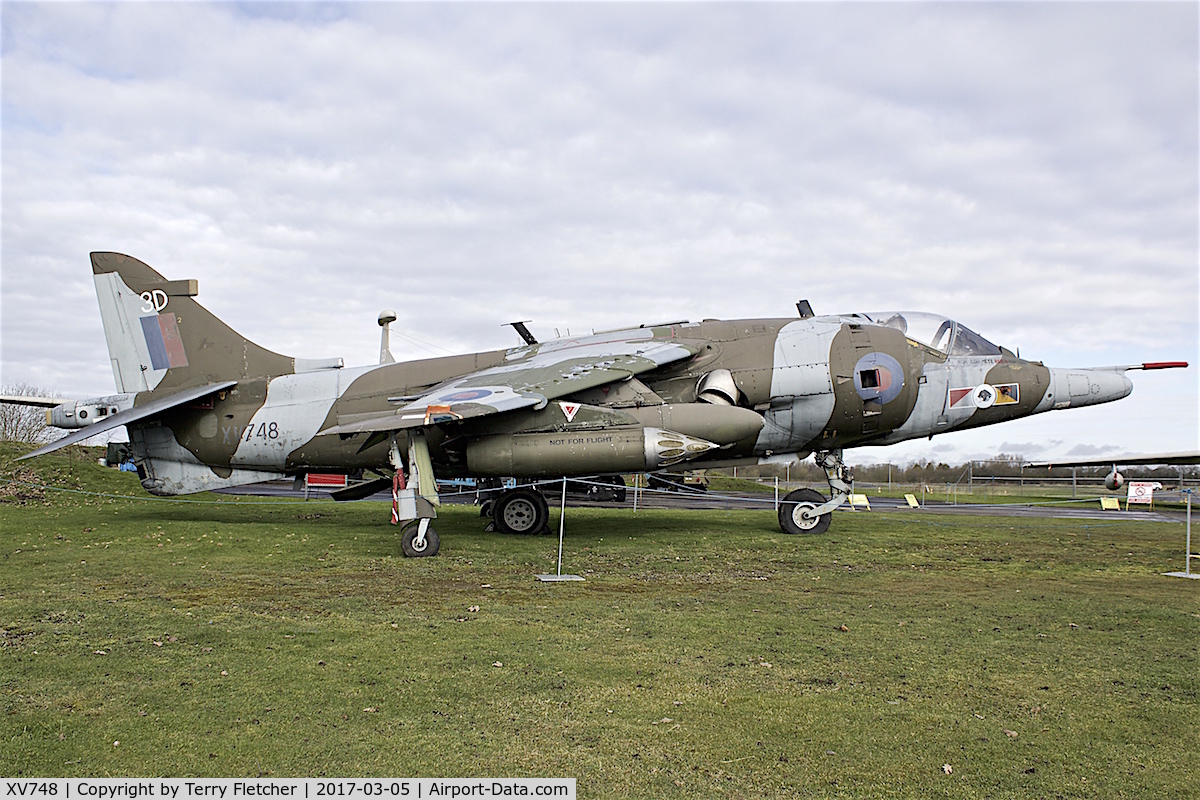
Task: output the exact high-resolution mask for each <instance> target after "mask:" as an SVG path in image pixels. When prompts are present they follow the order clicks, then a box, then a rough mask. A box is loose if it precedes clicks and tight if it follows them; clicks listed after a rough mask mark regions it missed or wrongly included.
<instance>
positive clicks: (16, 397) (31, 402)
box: [0, 394, 71, 408]
mask: <svg viewBox="0 0 1200 800" xmlns="http://www.w3.org/2000/svg"><path fill="white" fill-rule="evenodd" d="M69 402H71V401H70V400H67V399H65V398H62V397H33V396H31V395H27V394H4V395H0V403H11V404H12V405H14V406H37V407H38V408H54V407H55V406H60V405H62V404H63V403H69Z"/></svg>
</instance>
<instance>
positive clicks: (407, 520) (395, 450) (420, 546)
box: [388, 433, 441, 558]
mask: <svg viewBox="0 0 1200 800" xmlns="http://www.w3.org/2000/svg"><path fill="white" fill-rule="evenodd" d="M388 455H389V459H390V461H391V463H392V467H393V469H395V470H396V473H395V475H394V477H393V478H392V524H393V525H398V524H400V523H401V522H404V528H403V530H402V531H401V533H400V550H401V551H402V552H403V553H404V555H406V556H408V557H409V558H424V557H427V556H436V555H437V553H438V549H439V548H440V547H441V541H440V540H439V539H438V535H437V531H435V530H434V529H433V527H432V526H431V525H430V521H431V520H433V519H435V518H436V517H437V505H438V498H437V487H436V484H434V482H433V464H432V463H431V462H430V460H429V446H428V444H427V443H426V442H425V436H424V434H421V433H410V434H409V435H408V478H407V480H406V479H405V475H404V460H403V459H402V458H401V455H400V444H399V442H398V441H397V439H396V437H393V438H392V447H391V451H390V452H389V454H388Z"/></svg>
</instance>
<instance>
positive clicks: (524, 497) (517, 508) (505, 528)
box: [481, 486, 550, 534]
mask: <svg viewBox="0 0 1200 800" xmlns="http://www.w3.org/2000/svg"><path fill="white" fill-rule="evenodd" d="M488 503H490V509H487V510H488V511H490V513H491V517H492V525H494V526H495V529H496V530H498V531H500V532H501V533H512V534H539V533H542V532H543V531H546V530H548V529H549V522H550V504H549V503H547V502H546V498H545V497H544V496H543V495H542V493H541V492H539V491H538V490H537V489H535V488H533V487H532V486H518V487H517V488H515V489H509V490H508V491H507V492H505V493H504V494H502V495H500V496H499V497H497V498H496V499H495V500H489V501H488ZM485 508H486V506H485ZM481 513H484V512H481Z"/></svg>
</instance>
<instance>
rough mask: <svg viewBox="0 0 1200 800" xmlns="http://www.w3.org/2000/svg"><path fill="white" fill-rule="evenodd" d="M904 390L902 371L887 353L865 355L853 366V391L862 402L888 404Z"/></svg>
mask: <svg viewBox="0 0 1200 800" xmlns="http://www.w3.org/2000/svg"><path fill="white" fill-rule="evenodd" d="M903 388H904V369H903V368H902V367H901V366H900V362H899V361H897V360H896V359H894V358H892V357H891V356H889V355H888V354H887V353H867V354H866V355H865V356H863V357H862V358H860V359H859V360H858V363H857V364H855V365H854V389H855V391H857V392H858V396H859V397H861V398H862V399H863V400H878V401H879V402H880V403H890V402H891V401H893V400H895V399H896V398H897V397H899V396H900V391H901V390H902V389H903Z"/></svg>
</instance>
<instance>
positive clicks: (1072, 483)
mask: <svg viewBox="0 0 1200 800" xmlns="http://www.w3.org/2000/svg"><path fill="white" fill-rule="evenodd" d="M1078 471H1079V467H1071V499H1072V500H1074V499H1075V474H1076V473H1077V472H1078Z"/></svg>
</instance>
